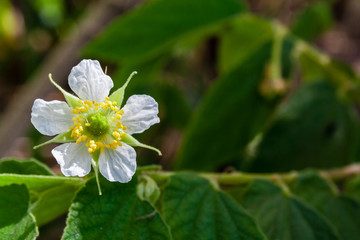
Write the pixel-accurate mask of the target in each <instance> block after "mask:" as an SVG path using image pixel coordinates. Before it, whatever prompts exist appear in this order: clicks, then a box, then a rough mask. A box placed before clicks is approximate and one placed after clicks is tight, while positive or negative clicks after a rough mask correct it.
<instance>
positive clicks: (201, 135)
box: [175, 42, 274, 170]
mask: <svg viewBox="0 0 360 240" xmlns="http://www.w3.org/2000/svg"><path fill="white" fill-rule="evenodd" d="M270 46H271V43H269V42H268V43H266V44H263V45H262V46H261V47H259V48H258V49H256V51H255V53H253V54H251V56H249V57H248V58H247V60H246V61H244V62H242V63H241V64H240V65H239V66H238V67H237V68H236V69H235V70H233V71H232V72H230V73H229V74H227V75H226V76H223V77H221V78H220V79H219V80H218V81H217V82H216V83H215V84H214V85H213V86H212V88H211V89H210V91H209V92H208V93H207V95H206V96H205V97H204V99H203V101H202V104H201V106H200V108H199V109H198V112H197V113H196V114H195V115H194V117H193V119H192V121H191V122H190V124H189V126H188V129H187V133H186V135H185V137H184V140H183V143H182V145H181V148H180V150H179V155H178V156H177V159H176V162H175V167H176V168H178V169H195V170H214V169H216V168H217V167H219V166H221V165H224V164H229V163H232V162H234V160H237V159H239V158H240V155H241V154H242V151H243V150H244V148H245V146H246V145H247V144H248V142H249V141H250V140H251V139H252V138H254V136H255V135H256V134H257V133H258V132H259V131H260V130H261V129H262V127H263V125H264V124H265V123H266V121H267V120H268V117H269V116H270V114H271V112H272V111H271V110H272V105H273V103H274V101H270V100H267V99H265V98H264V97H262V96H261V95H260V93H259V83H260V82H261V81H262V80H263V78H264V75H265V73H264V69H265V67H266V64H267V62H268V60H269V56H270V48H271V47H270Z"/></svg>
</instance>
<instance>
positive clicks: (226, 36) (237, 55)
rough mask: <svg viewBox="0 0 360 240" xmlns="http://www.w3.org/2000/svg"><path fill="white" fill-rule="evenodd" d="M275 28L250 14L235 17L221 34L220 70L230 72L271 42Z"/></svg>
mask: <svg viewBox="0 0 360 240" xmlns="http://www.w3.org/2000/svg"><path fill="white" fill-rule="evenodd" d="M272 37H273V29H272V26H271V24H270V23H269V22H268V21H265V20H262V19H261V18H259V17H255V16H253V15H250V14H246V15H242V16H240V17H238V18H235V19H234V20H233V21H232V22H231V23H230V24H229V26H228V29H227V31H226V32H225V31H224V33H223V34H222V35H221V40H220V49H219V69H220V72H223V73H225V72H229V71H231V70H232V69H234V68H235V67H238V66H239V64H240V63H242V62H245V61H248V60H247V58H248V57H251V55H252V54H253V53H254V52H256V51H257V50H258V48H261V47H262V46H263V45H264V44H265V43H267V42H269V41H270V40H271V39H272Z"/></svg>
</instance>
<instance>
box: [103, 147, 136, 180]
mask: <svg viewBox="0 0 360 240" xmlns="http://www.w3.org/2000/svg"><path fill="white" fill-rule="evenodd" d="M99 168H100V172H101V174H102V175H103V176H104V177H105V178H106V179H107V180H109V181H111V182H122V183H126V182H129V181H130V180H131V178H132V176H133V175H134V173H135V170H136V152H135V150H134V148H132V147H130V146H129V145H127V144H125V143H123V145H122V146H119V147H117V148H116V150H112V149H108V148H105V149H104V152H103V153H101V154H100V157H99Z"/></svg>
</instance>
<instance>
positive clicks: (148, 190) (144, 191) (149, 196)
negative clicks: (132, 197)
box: [136, 175, 160, 205]
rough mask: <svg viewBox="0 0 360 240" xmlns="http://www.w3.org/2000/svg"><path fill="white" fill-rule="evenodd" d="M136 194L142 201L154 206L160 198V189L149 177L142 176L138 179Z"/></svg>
mask: <svg viewBox="0 0 360 240" xmlns="http://www.w3.org/2000/svg"><path fill="white" fill-rule="evenodd" d="M136 194H137V195H138V197H139V198H140V199H141V200H142V201H148V202H150V203H151V204H152V205H155V203H156V202H157V200H158V199H159V197H160V188H159V186H158V185H157V184H156V182H155V181H154V180H153V179H152V178H151V177H149V176H146V175H142V176H140V177H139V184H138V185H137V187H136Z"/></svg>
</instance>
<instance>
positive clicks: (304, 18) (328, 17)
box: [291, 1, 334, 41]
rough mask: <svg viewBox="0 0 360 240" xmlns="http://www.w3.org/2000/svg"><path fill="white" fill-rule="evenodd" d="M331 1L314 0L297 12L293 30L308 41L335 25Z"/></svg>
mask: <svg viewBox="0 0 360 240" xmlns="http://www.w3.org/2000/svg"><path fill="white" fill-rule="evenodd" d="M331 7H332V6H331V2H329V1H314V2H312V3H310V4H309V5H307V6H306V8H305V9H303V10H302V11H301V12H299V13H298V14H297V16H296V17H295V20H294V22H293V24H292V27H291V29H292V32H293V33H294V34H295V35H297V36H298V37H300V38H303V39H305V40H307V41H311V40H314V39H315V38H316V37H318V36H320V35H321V34H322V33H324V32H325V31H326V30H328V29H330V28H331V26H332V25H333V22H334V19H333V15H332V9H331Z"/></svg>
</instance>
